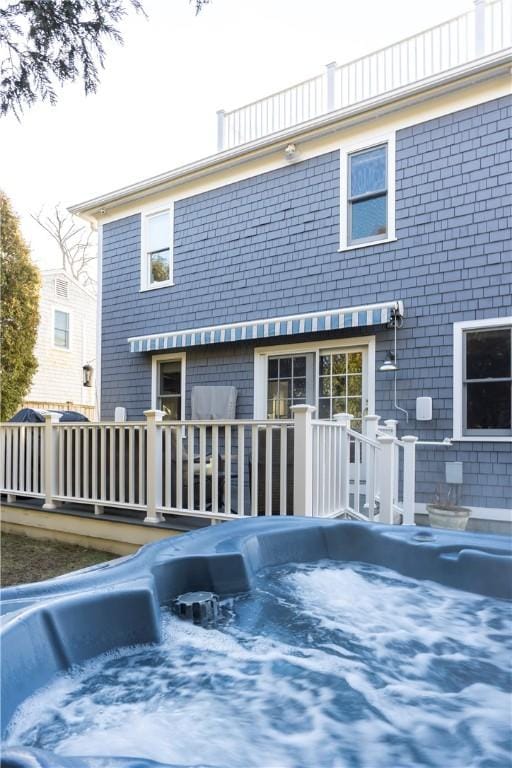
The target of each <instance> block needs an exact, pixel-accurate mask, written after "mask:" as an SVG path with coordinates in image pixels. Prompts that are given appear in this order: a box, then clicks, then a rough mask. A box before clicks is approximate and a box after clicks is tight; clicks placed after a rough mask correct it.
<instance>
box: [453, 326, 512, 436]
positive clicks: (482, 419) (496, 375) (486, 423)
mask: <svg viewBox="0 0 512 768" xmlns="http://www.w3.org/2000/svg"><path fill="white" fill-rule="evenodd" d="M454 362H455V366H456V370H455V375H454V387H455V391H454V415H455V429H454V432H455V437H468V438H471V437H475V438H482V437H484V438H485V437H489V438H496V437H498V438H499V437H505V438H507V437H510V436H512V324H510V323H508V322H505V323H500V321H499V320H497V321H492V322H489V321H474V322H469V323H456V324H455V361H454Z"/></svg>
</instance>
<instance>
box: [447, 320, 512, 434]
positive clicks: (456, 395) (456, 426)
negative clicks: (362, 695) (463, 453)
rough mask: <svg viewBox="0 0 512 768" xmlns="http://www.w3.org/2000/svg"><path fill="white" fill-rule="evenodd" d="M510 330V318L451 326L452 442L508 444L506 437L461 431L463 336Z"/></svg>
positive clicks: (460, 322) (511, 322)
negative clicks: (477, 330) (471, 332)
mask: <svg viewBox="0 0 512 768" xmlns="http://www.w3.org/2000/svg"><path fill="white" fill-rule="evenodd" d="M508 325H510V327H511V328H512V316H509V317H492V318H489V319H485V320H460V321H458V322H456V323H454V324H453V438H452V439H453V440H454V441H460V442H465V443H510V442H511V441H512V437H510V436H508V435H488V436H487V435H482V436H480V435H464V434H463V429H462V378H463V376H462V372H463V367H464V366H463V364H464V361H463V334H464V331H467V330H473V329H475V328H494V327H495V328H501V327H503V326H508Z"/></svg>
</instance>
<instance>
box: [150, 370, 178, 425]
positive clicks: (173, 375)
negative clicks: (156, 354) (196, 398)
mask: <svg viewBox="0 0 512 768" xmlns="http://www.w3.org/2000/svg"><path fill="white" fill-rule="evenodd" d="M156 365H157V370H156V408H157V409H158V410H159V411H163V412H164V414H165V416H164V419H171V420H173V421H178V420H179V419H181V417H182V416H181V415H182V395H183V393H182V361H181V360H162V361H158V360H157V363H156Z"/></svg>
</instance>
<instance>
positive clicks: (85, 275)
mask: <svg viewBox="0 0 512 768" xmlns="http://www.w3.org/2000/svg"><path fill="white" fill-rule="evenodd" d="M32 218H33V219H34V221H37V223H38V224H39V226H40V227H42V228H43V229H44V230H45V232H47V233H48V234H49V235H50V237H52V238H53V240H54V241H55V242H56V243H57V246H58V248H59V251H60V255H61V258H62V269H63V270H65V271H66V272H69V273H70V274H71V275H72V276H73V277H74V278H75V279H76V280H78V282H79V283H81V284H82V285H83V286H84V287H86V288H92V289H95V288H96V277H95V275H96V262H97V252H96V243H95V233H94V230H93V229H92V227H91V226H90V225H88V224H84V223H83V222H82V221H80V220H79V219H77V218H76V217H75V216H73V215H72V214H70V213H68V212H67V211H66V210H63V209H62V208H61V207H60V206H58V205H56V206H55V208H54V210H53V211H52V213H51V214H50V215H46V214H44V213H43V211H42V210H41V211H40V212H39V213H38V214H37V215H35V214H32Z"/></svg>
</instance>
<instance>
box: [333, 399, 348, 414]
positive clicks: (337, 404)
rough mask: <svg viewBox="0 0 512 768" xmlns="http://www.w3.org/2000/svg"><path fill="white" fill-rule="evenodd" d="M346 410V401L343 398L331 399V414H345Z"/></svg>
mask: <svg viewBox="0 0 512 768" xmlns="http://www.w3.org/2000/svg"><path fill="white" fill-rule="evenodd" d="M346 410H347V401H346V400H345V398H344V397H333V399H332V412H333V414H335V413H346Z"/></svg>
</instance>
